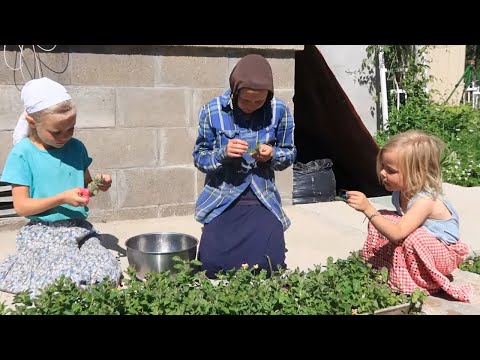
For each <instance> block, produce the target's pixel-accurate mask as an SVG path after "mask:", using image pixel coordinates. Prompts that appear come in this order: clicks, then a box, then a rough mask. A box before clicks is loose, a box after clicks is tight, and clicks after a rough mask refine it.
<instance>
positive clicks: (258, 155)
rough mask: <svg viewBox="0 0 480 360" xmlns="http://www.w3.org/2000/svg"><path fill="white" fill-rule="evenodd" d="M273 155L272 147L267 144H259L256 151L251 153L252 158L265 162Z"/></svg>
mask: <svg viewBox="0 0 480 360" xmlns="http://www.w3.org/2000/svg"><path fill="white" fill-rule="evenodd" d="M272 157H273V147H272V146H271V145H268V144H262V145H260V148H259V149H258V152H255V153H253V154H252V158H254V159H255V160H256V161H258V162H267V161H269V160H270V159H271V158H272Z"/></svg>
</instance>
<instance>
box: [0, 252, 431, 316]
mask: <svg viewBox="0 0 480 360" xmlns="http://www.w3.org/2000/svg"><path fill="white" fill-rule="evenodd" d="M178 260H179V263H178V264H177V265H176V266H177V268H179V269H180V272H179V273H178V274H175V275H170V274H169V273H168V272H164V273H159V274H149V275H148V276H147V278H146V280H145V281H141V280H138V279H137V278H136V277H135V271H134V270H133V269H132V268H129V269H128V276H129V277H130V280H126V283H125V286H123V287H122V288H112V287H110V286H109V285H108V283H107V282H105V283H102V284H97V285H92V286H90V287H87V288H85V289H82V288H79V287H77V286H75V285H74V284H73V283H72V282H71V281H70V280H68V279H65V278H62V279H59V280H58V281H57V282H56V283H55V284H53V285H51V286H50V287H48V288H45V289H44V290H43V291H41V293H40V295H39V296H38V297H37V298H35V299H32V298H31V297H30V296H29V295H28V294H26V293H22V294H18V295H16V296H15V298H14V300H13V307H11V308H8V309H7V308H3V309H0V310H2V311H3V313H4V314H162V315H163V314H217V315H224V314H225V315H229V314H235V315H237V314H285V315H287V314H332V315H333V314H344V315H349V314H352V309H355V308H357V309H358V313H373V312H374V311H375V310H379V309H383V308H386V307H389V306H393V305H398V304H403V303H409V302H410V303H411V304H412V306H411V308H412V309H413V308H414V307H415V305H417V306H418V304H419V303H420V302H421V300H423V298H422V296H421V295H419V294H415V295H413V296H407V295H400V294H396V293H394V292H392V291H391V289H390V288H389V286H388V285H387V283H386V281H387V270H386V269H382V270H380V271H374V270H372V268H371V265H367V264H365V263H364V262H363V260H362V259H361V257H360V256H359V254H358V253H352V254H351V256H349V257H348V258H347V259H346V260H338V261H336V262H333V259H332V258H329V259H328V261H327V265H326V266H325V267H323V268H324V269H323V270H322V267H320V266H317V267H316V268H315V269H314V270H309V271H307V272H304V271H300V270H298V269H297V270H294V271H292V270H279V271H278V272H275V273H274V274H273V275H272V276H271V277H267V274H266V272H265V271H264V270H262V271H261V272H260V273H257V271H256V270H255V269H254V268H250V269H241V270H239V271H236V272H235V271H230V272H228V273H226V274H224V275H220V276H219V279H218V280H215V281H211V280H209V279H207V278H206V277H205V274H204V272H195V271H193V270H192V269H193V266H197V265H198V262H195V261H192V262H190V263H187V262H184V261H181V260H180V259H178Z"/></svg>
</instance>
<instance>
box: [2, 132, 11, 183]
mask: <svg viewBox="0 0 480 360" xmlns="http://www.w3.org/2000/svg"><path fill="white" fill-rule="evenodd" d="M12 133H13V132H12V131H0V174H1V173H2V171H3V167H4V166H5V161H7V156H8V154H9V153H10V150H11V149H12V146H13V144H12Z"/></svg>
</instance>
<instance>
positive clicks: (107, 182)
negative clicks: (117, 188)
mask: <svg viewBox="0 0 480 360" xmlns="http://www.w3.org/2000/svg"><path fill="white" fill-rule="evenodd" d="M102 178H103V181H101V182H98V185H97V188H98V190H101V191H107V190H108V189H110V187H111V186H112V177H111V176H110V175H108V174H97V175H95V179H102Z"/></svg>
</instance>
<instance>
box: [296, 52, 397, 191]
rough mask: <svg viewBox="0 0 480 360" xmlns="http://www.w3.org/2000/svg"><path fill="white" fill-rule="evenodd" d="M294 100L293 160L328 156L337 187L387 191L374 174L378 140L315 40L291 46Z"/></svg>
mask: <svg viewBox="0 0 480 360" xmlns="http://www.w3.org/2000/svg"><path fill="white" fill-rule="evenodd" d="M294 105H295V110H294V111H295V112H294V116H295V145H296V146H297V150H298V155H297V161H299V162H302V163H307V162H309V161H311V160H316V159H324V158H329V159H331V160H332V161H333V172H334V174H335V179H336V182H337V189H347V190H359V191H362V192H363V193H365V194H366V195H367V196H368V197H374V196H384V195H388V194H389V192H387V191H386V190H385V189H384V188H383V186H381V185H380V184H379V181H378V178H377V175H376V170H375V159H376V156H377V153H378V146H377V144H376V143H375V141H374V139H373V138H372V136H371V135H370V133H369V132H368V130H367V128H366V127H365V125H364V124H363V122H362V119H360V117H359V116H358V114H357V112H356V111H355V109H354V107H353V106H352V103H351V102H350V100H349V99H348V96H347V95H346V94H345V92H344V91H343V89H342V87H341V86H340V84H339V83H338V81H337V79H336V77H335V75H334V74H333V73H332V71H331V70H330V68H329V66H328V64H327V63H326V62H325V59H324V58H323V56H322V54H321V53H320V51H319V50H318V48H317V47H316V46H315V45H305V48H304V50H303V51H297V52H296V55H295V96H294Z"/></svg>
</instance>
